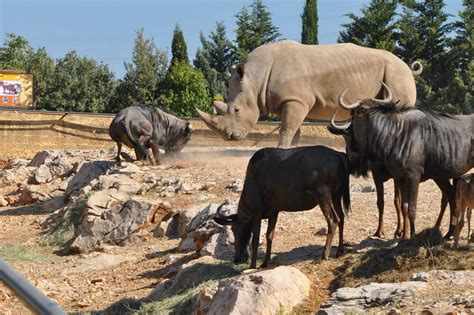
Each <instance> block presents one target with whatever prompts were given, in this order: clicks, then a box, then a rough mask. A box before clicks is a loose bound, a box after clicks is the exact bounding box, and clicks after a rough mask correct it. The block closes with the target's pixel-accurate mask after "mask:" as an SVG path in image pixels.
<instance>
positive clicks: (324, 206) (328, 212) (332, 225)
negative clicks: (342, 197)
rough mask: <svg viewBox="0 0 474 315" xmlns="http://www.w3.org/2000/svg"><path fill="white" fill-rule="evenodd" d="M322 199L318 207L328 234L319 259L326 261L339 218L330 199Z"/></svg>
mask: <svg viewBox="0 0 474 315" xmlns="http://www.w3.org/2000/svg"><path fill="white" fill-rule="evenodd" d="M323 199H324V200H321V204H320V207H321V210H322V211H323V214H324V217H325V218H326V221H327V224H328V234H327V236H326V244H324V250H323V254H322V256H321V259H328V258H329V254H330V252H331V245H332V238H333V237H334V232H335V231H336V228H337V224H338V223H339V218H338V217H337V215H336V212H335V210H334V209H333V207H332V200H331V199H330V197H323Z"/></svg>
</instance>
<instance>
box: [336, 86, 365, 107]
mask: <svg viewBox="0 0 474 315" xmlns="http://www.w3.org/2000/svg"><path fill="white" fill-rule="evenodd" d="M347 90H349V88H346V89H345V90H344V91H343V92H342V93H341V95H339V106H341V107H342V108H344V109H349V110H350V109H354V108H357V107H359V106H360V100H358V101H356V102H355V103H353V104H349V105H347V104H346V103H344V95H345V94H346V92H347Z"/></svg>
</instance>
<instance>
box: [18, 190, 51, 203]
mask: <svg viewBox="0 0 474 315" xmlns="http://www.w3.org/2000/svg"><path fill="white" fill-rule="evenodd" d="M49 198H50V196H49V195H48V194H47V193H45V192H42V191H40V190H38V189H36V188H33V187H26V188H24V189H22V190H21V193H20V198H19V199H18V204H19V205H31V204H33V203H36V202H37V201H45V200H48V199H49Z"/></svg>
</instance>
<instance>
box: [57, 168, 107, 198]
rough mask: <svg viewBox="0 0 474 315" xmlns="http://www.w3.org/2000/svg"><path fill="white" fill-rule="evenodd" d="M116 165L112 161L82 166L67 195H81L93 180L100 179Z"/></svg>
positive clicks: (70, 183)
mask: <svg viewBox="0 0 474 315" xmlns="http://www.w3.org/2000/svg"><path fill="white" fill-rule="evenodd" d="M114 164H115V163H114V162H111V161H92V162H86V163H84V164H82V165H81V166H80V168H79V170H78V172H77V174H76V175H75V176H74V178H73V179H72V180H71V181H70V182H69V184H68V187H67V189H66V195H67V196H68V197H74V196H77V195H79V194H80V192H81V190H82V188H84V187H85V186H87V185H88V184H89V183H90V182H91V181H92V180H94V179H96V178H98V177H99V176H100V175H102V174H105V173H106V172H107V171H108V170H110V169H111V168H112V167H113V165H114Z"/></svg>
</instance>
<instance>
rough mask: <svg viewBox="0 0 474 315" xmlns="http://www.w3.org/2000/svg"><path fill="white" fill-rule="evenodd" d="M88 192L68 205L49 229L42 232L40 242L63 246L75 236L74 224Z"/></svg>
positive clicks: (83, 206) (78, 217)
mask: <svg viewBox="0 0 474 315" xmlns="http://www.w3.org/2000/svg"><path fill="white" fill-rule="evenodd" d="M88 198H89V194H86V195H84V196H82V197H80V198H78V199H77V200H76V201H74V203H72V204H71V205H69V207H68V209H67V210H66V212H65V213H64V215H63V216H62V217H61V218H59V219H58V221H57V222H56V223H54V224H53V225H52V226H51V227H50V228H49V229H47V230H46V231H45V232H43V233H42V235H41V236H42V244H43V245H45V246H54V247H61V248H62V247H64V246H66V245H67V244H68V242H70V241H71V240H72V239H73V238H74V236H75V230H76V226H77V224H78V222H79V219H80V218H81V215H82V212H83V211H84V208H85V206H86V202H87V199H88Z"/></svg>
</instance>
